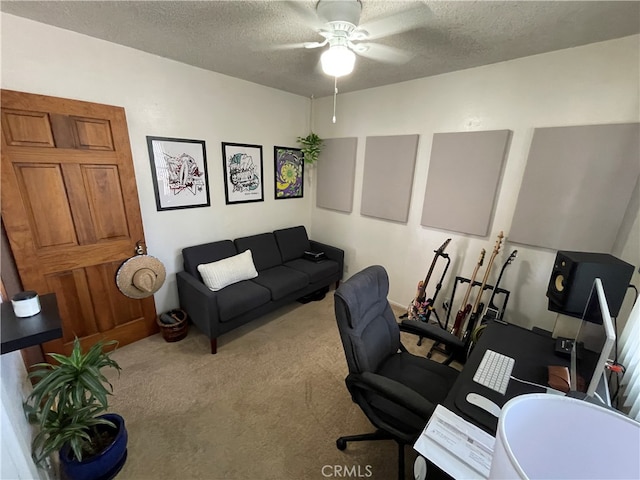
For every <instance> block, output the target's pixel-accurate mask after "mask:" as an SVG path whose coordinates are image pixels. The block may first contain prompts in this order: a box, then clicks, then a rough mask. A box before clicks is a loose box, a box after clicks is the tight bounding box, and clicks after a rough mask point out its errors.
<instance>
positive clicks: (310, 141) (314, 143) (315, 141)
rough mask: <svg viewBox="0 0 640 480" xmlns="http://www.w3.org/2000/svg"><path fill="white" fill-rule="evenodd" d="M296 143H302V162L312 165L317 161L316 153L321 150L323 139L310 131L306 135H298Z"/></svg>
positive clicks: (318, 153)
mask: <svg viewBox="0 0 640 480" xmlns="http://www.w3.org/2000/svg"><path fill="white" fill-rule="evenodd" d="M298 143H299V144H300V145H302V148H301V149H300V150H302V153H303V154H304V162H305V163H308V164H311V165H314V164H315V163H316V162H317V161H318V155H320V151H321V150H322V143H323V140H322V139H321V138H320V137H319V136H318V135H316V134H315V133H313V132H311V133H310V134H309V135H307V136H306V137H298Z"/></svg>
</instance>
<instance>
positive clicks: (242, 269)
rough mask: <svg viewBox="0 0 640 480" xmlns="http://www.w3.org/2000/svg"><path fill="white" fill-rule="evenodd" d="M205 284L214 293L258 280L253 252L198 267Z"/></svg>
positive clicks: (248, 251) (245, 252) (247, 251)
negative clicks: (230, 286) (237, 283)
mask: <svg viewBox="0 0 640 480" xmlns="http://www.w3.org/2000/svg"><path fill="white" fill-rule="evenodd" d="M198 271H199V272H200V275H202V280H203V281H204V284H205V285H206V286H207V287H209V288H210V289H211V290H213V291H214V292H216V291H218V290H220V289H223V288H224V287H226V286H227V285H231V284H232V283H236V282H240V281H242V280H249V279H250V278H256V277H257V276H258V272H257V271H256V267H255V265H254V264H253V256H252V255H251V250H246V251H244V252H242V253H239V254H238V255H234V256H233V257H229V258H223V259H222V260H218V261H217V262H211V263H202V264H200V265H198Z"/></svg>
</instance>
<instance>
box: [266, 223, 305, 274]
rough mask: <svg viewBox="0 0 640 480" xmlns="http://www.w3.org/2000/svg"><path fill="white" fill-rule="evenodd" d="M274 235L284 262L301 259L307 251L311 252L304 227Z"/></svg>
mask: <svg viewBox="0 0 640 480" xmlns="http://www.w3.org/2000/svg"><path fill="white" fill-rule="evenodd" d="M273 235H274V236H275V237H276V242H278V248H279V249H280V255H282V261H283V262H288V261H289V260H293V259H294V258H301V257H302V255H303V254H304V252H305V250H311V245H310V244H309V237H308V236H307V230H306V228H304V227H303V226H302V225H300V226H299V227H292V228H283V229H281V230H275V231H274V232H273ZM312 281H313V280H312Z"/></svg>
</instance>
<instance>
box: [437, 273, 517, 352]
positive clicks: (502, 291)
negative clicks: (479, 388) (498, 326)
mask: <svg viewBox="0 0 640 480" xmlns="http://www.w3.org/2000/svg"><path fill="white" fill-rule="evenodd" d="M470 282H471V280H470V279H469V278H464V277H458V276H457V277H456V279H455V282H454V284H453V291H452V292H451V305H450V306H449V309H448V310H447V317H446V319H445V324H444V326H442V324H440V326H441V327H442V328H444V329H445V330H448V327H449V319H450V317H451V311H452V310H453V308H451V307H452V306H453V305H454V299H455V298H456V288H457V286H458V283H459V284H461V285H462V284H465V283H470ZM480 286H482V282H479V281H474V282H473V287H480ZM485 290H492V291H493V290H494V287H493V285H488V284H485V286H484V288H483V289H482V292H484V291H485ZM509 294H510V292H509V290H505V289H503V288H499V287H498V288H496V289H495V295H502V296H504V300H503V301H502V304H501V307H500V309H499V310H500V313H499V314H498V315H497V318H498V319H500V318H502V314H503V313H504V311H505V309H506V308H507V302H508V301H509ZM492 296H493V295H492ZM484 305H485V304H484V303H481V304H480V310H481V311H482V310H484ZM463 307H464V305H463ZM489 307H491V308H495V305H489ZM479 320H480V321H482V320H483V319H479ZM468 321H471V318H469V320H468ZM438 323H440V322H438ZM469 327H472V328H471V331H473V329H475V327H476V326H475V325H473V326H470V325H468V326H467V328H466V329H467V330H469ZM434 351H435V352H439V353H442V354H444V355H450V354H451V352H450V351H449V349H448V348H447V346H446V345H441V344H440V343H434V344H433V346H432V347H431V349H430V350H429V352H428V353H427V358H431V356H432V355H433V352H434Z"/></svg>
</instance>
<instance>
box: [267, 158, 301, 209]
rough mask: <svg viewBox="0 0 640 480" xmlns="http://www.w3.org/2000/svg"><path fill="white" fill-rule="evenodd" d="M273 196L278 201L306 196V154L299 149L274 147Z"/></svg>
mask: <svg viewBox="0 0 640 480" xmlns="http://www.w3.org/2000/svg"><path fill="white" fill-rule="evenodd" d="M273 165H274V181H273V196H274V198H275V199H276V200H285V199H289V198H302V197H303V196H304V154H303V153H302V150H301V149H299V148H291V147H278V146H274V147H273Z"/></svg>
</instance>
